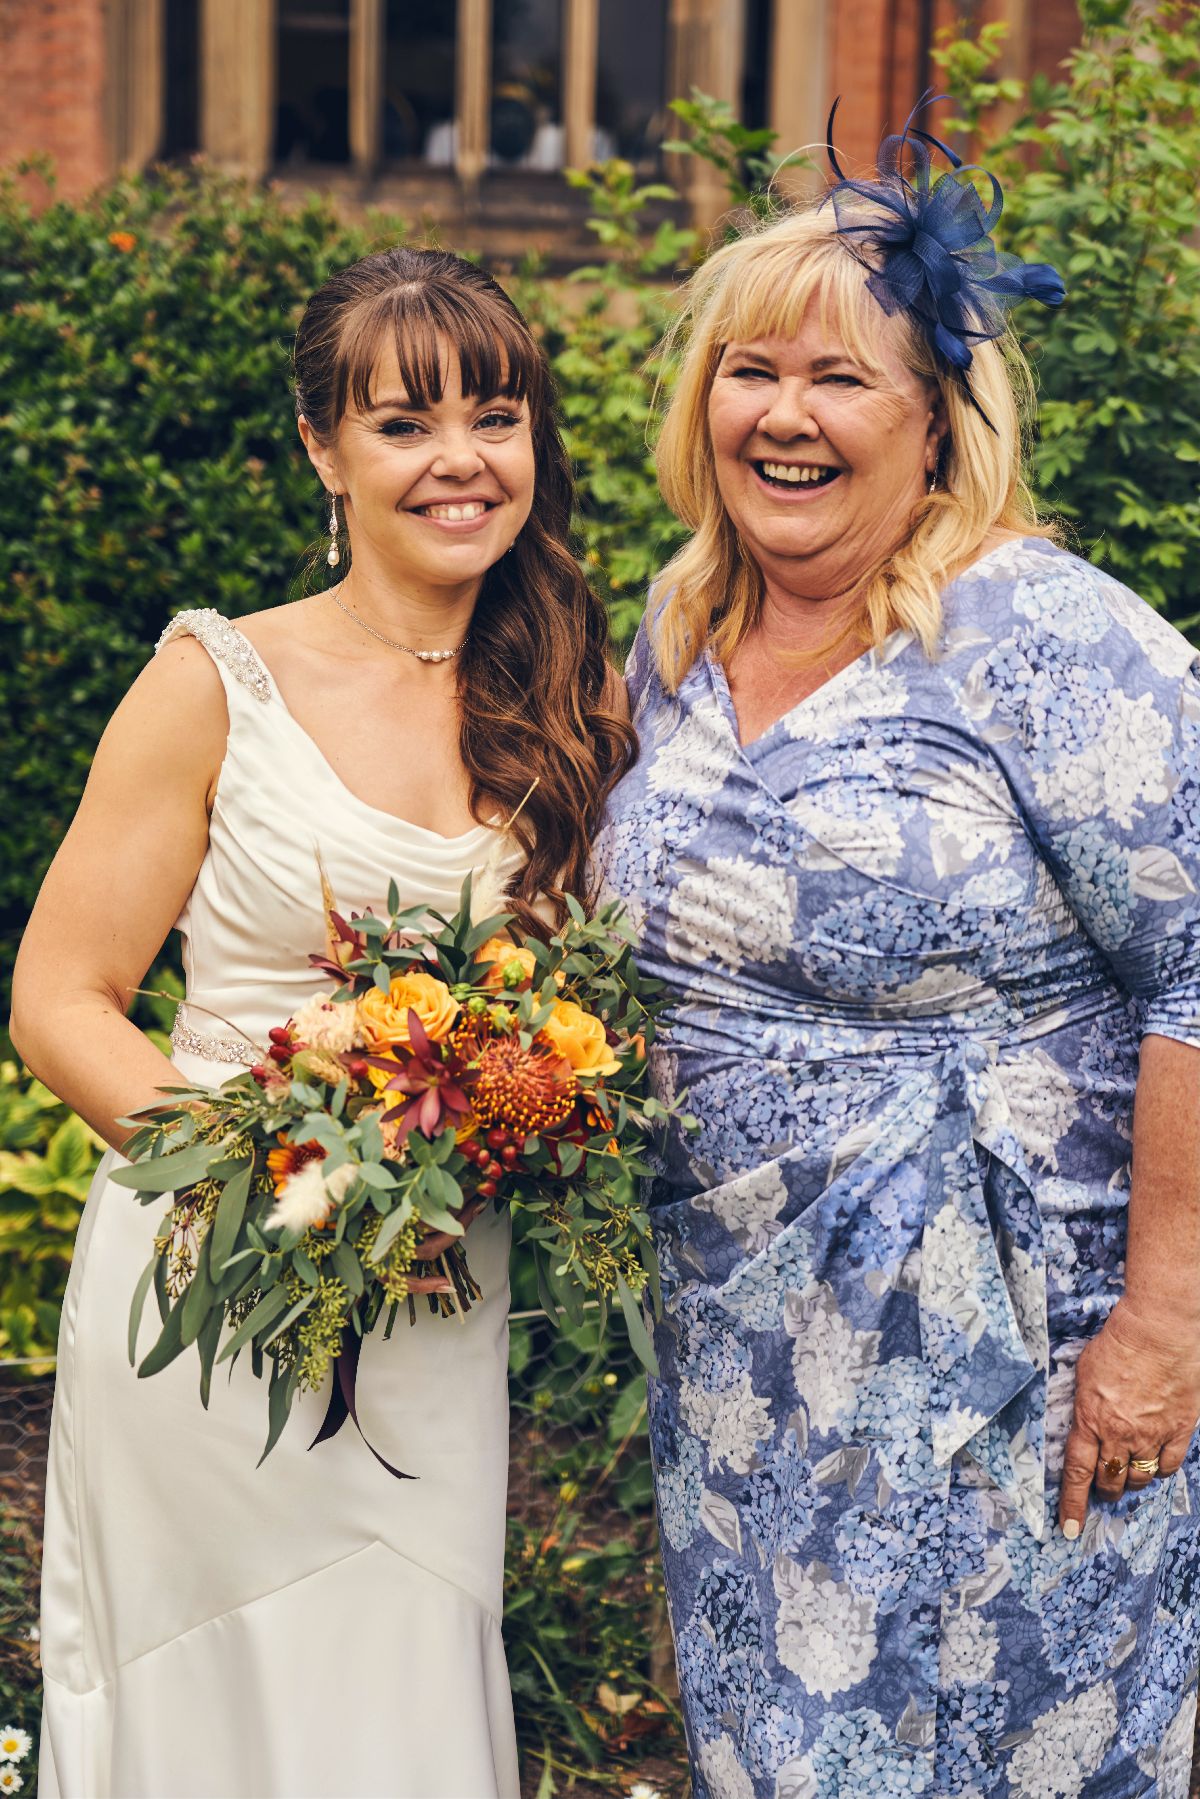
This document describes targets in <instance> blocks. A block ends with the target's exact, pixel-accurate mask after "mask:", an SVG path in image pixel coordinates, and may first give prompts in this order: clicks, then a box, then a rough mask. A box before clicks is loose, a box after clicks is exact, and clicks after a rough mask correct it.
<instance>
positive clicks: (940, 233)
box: [826, 95, 1067, 430]
mask: <svg viewBox="0 0 1200 1799" xmlns="http://www.w3.org/2000/svg"><path fill="white" fill-rule="evenodd" d="M942 97H943V96H940V95H939V96H937V98H942ZM925 104H926V101H924V100H923V101H922V102H921V105H925ZM837 109H838V101H836V100H835V101H834V103H833V108H832V110H831V112H830V114H829V125H828V127H827V130H826V148H827V151H828V154H829V161H830V165H831V167H832V169H833V172H834V174H835V175H836V176H837V181H836V182H835V184H834V185H833V187H832V188H831V189H830V191H829V193H828V195H827V196H826V198H827V199H829V200H832V202H833V208H834V212H835V214H836V216H837V229H838V234H839V236H840V237H842V238H843V239H844V240H845V242H846V244H847V246H848V247H849V248H850V249H851V250H853V252H854V254H855V255H857V256H858V258H859V260H860V262H862V264H863V266H864V268H866V269H867V271H868V273H867V287H868V288H869V289H870V292H871V293H872V294H873V295H874V297H875V299H876V300H878V302H879V304H880V305H881V306H882V307H883V309H884V311H885V312H886V313H888V314H889V315H893V314H895V313H898V312H907V313H908V314H909V316H910V317H911V318H913V319H915V320H916V321H917V323H918V324H919V326H920V327H921V329H922V330H923V331H924V333H925V335H926V336H927V337H928V339H929V341H930V343H931V344H932V346H933V348H934V350H935V352H936V353H937V355H938V357H939V358H940V359H941V360H942V362H943V363H944V364H945V365H946V367H947V372H948V373H949V374H951V375H952V376H953V377H954V378H955V379H956V380H957V381H958V383H959V385H960V387H961V388H962V389H963V391H964V392H965V394H966V397H967V399H968V400H969V401H970V403H971V405H972V406H974V408H975V410H976V412H978V413H979V414H980V416H981V418H983V419H984V421H985V422H986V423H987V424H988V425H989V426H991V428H992V429H993V430H994V429H995V426H994V425H992V421H991V419H989V418H988V416H987V414H986V412H984V410H983V408H982V406H980V404H979V402H978V400H977V399H976V398H975V396H974V394H973V393H972V392H971V382H970V368H971V356H972V351H971V346H972V344H977V343H984V342H988V341H990V340H991V339H993V338H997V337H999V336H1000V335H1001V333H1002V332H1003V330H1004V322H1005V314H1006V312H1007V309H1008V308H1009V307H1010V306H1014V305H1015V304H1016V303H1017V301H1019V300H1040V301H1041V303H1042V305H1043V306H1060V305H1061V304H1062V302H1063V300H1064V298H1065V297H1066V291H1067V290H1066V288H1065V287H1064V286H1063V281H1062V277H1061V276H1060V275H1059V273H1058V271H1057V270H1056V269H1053V268H1051V266H1050V264H1049V263H1048V262H1022V261H1021V259H1020V257H1019V256H1010V255H1007V254H1005V253H1004V252H1003V251H1000V250H997V248H996V246H995V244H993V242H992V237H991V234H992V232H993V231H994V229H995V227H996V224H997V222H998V220H999V218H1000V214H1001V213H1002V211H1003V210H1004V190H1003V188H1002V187H1001V186H1000V183H999V182H998V181H997V179H996V177H995V176H994V175H992V174H989V173H988V171H987V170H986V169H982V168H979V167H978V165H976V164H964V162H963V160H962V158H961V157H960V156H956V155H955V153H954V151H953V150H951V149H950V147H949V146H948V145H947V144H943V143H942V142H941V141H940V139H938V138H936V137H930V135H929V133H928V132H926V131H921V130H919V129H918V128H917V127H916V126H915V125H914V124H913V119H914V118H915V117H916V111H914V112H913V113H911V114H910V115H909V119H908V123H907V124H906V125H905V127H904V130H903V131H902V132H900V133H899V134H898V135H892V136H889V137H885V138H884V140H883V142H882V144H881V145H880V147H879V158H878V179H877V180H875V181H852V180H850V179H849V177H848V176H847V175H846V174H845V173H844V172H843V170H842V167H841V165H840V163H839V162H838V159H837V152H836V150H835V149H834V147H833V121H834V115H835V114H836V112H837ZM919 110H920V108H919V107H918V108H917V111H919ZM931 148H932V149H933V150H940V152H941V153H942V155H943V156H944V157H945V158H946V160H947V161H948V162H949V164H950V167H949V169H948V170H947V171H946V172H945V173H944V174H942V175H940V176H938V178H937V179H936V180H934V179H933V178H932V175H931V169H932V161H933V158H932V156H931V154H930V150H931ZM975 173H978V174H981V175H983V176H984V178H985V180H987V181H988V182H990V183H991V189H992V198H991V204H990V205H988V206H985V205H984V203H983V201H982V200H981V199H980V197H979V194H978V192H977V191H976V188H975V185H974V182H973V181H972V180H971V176H972V174H975ZM861 200H867V201H870V202H871V204H872V207H873V208H874V209H876V210H875V211H874V213H873V216H871V217H870V218H864V216H863V212H862V208H861V206H859V205H857V204H856V202H857V201H861Z"/></svg>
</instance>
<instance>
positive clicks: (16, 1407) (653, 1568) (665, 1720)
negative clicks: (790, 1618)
mask: <svg viewBox="0 0 1200 1799" xmlns="http://www.w3.org/2000/svg"><path fill="white" fill-rule="evenodd" d="M511 1346H512V1352H511V1360H510V1370H511V1378H510V1387H511V1397H512V1412H511V1473H510V1486H509V1524H508V1543H507V1561H506V1572H505V1613H506V1624H505V1637H506V1644H507V1649H508V1657H509V1667H510V1673H511V1676H512V1683H513V1695H514V1706H515V1710H516V1715H517V1727H518V1735H519V1738H520V1741H521V1747H522V1767H523V1773H524V1790H525V1791H526V1792H527V1793H528V1794H529V1795H530V1796H532V1795H535V1794H538V1793H542V1794H545V1793H547V1792H549V1791H551V1790H554V1791H557V1792H559V1793H564V1792H567V1791H571V1792H572V1793H573V1795H574V1796H575V1799H588V1796H589V1795H599V1794H601V1793H604V1794H611V1793H613V1792H618V1793H619V1792H622V1791H624V1792H628V1791H629V1790H630V1788H631V1787H632V1786H633V1785H634V1784H635V1783H636V1782H638V1781H641V1782H643V1783H644V1784H645V1785H646V1786H647V1787H648V1788H649V1789H650V1790H651V1791H653V1792H657V1793H658V1794H660V1795H661V1799H682V1795H683V1794H685V1793H686V1792H687V1790H688V1789H687V1781H686V1778H685V1773H684V1768H683V1764H682V1756H681V1735H680V1730H679V1724H678V1713H677V1709H676V1705H675V1688H674V1676H673V1663H672V1658H671V1651H670V1639H669V1633H668V1630H667V1625H666V1610H665V1601H664V1597H663V1592H662V1585H661V1578H660V1576H659V1573H658V1563H657V1557H656V1554H655V1524H654V1514H653V1503H652V1495H651V1488H650V1472H649V1461H648V1447H647V1444H646V1438H645V1386H644V1380H643V1379H642V1378H641V1376H640V1374H639V1372H638V1370H637V1366H636V1364H635V1363H634V1361H633V1358H632V1356H631V1355H630V1354H629V1353H628V1351H625V1350H624V1349H623V1348H622V1349H616V1348H614V1346H613V1345H612V1344H611V1343H609V1344H602V1343H601V1341H600V1334H599V1330H598V1326H597V1324H596V1322H595V1321H594V1319H592V1320H588V1321H587V1322H586V1323H585V1324H584V1325H583V1327H581V1329H579V1330H576V1331H569V1332H566V1333H562V1332H560V1331H559V1330H557V1329H556V1328H555V1327H554V1326H553V1325H551V1324H550V1322H549V1321H548V1320H547V1319H546V1318H545V1317H544V1316H543V1315H542V1314H541V1313H540V1312H535V1311H532V1310H517V1311H514V1312H513V1314H512V1315H511ZM53 1398H54V1366H53V1362H51V1361H48V1360H46V1359H40V1360H34V1359H13V1360H10V1361H3V1360H0V1712H3V1714H4V1716H3V1719H2V1720H0V1721H2V1722H4V1723H12V1724H14V1725H15V1726H16V1727H17V1728H20V1729H24V1730H27V1731H29V1732H31V1734H32V1735H33V1736H34V1738H35V1744H36V1737H37V1729H38V1719H39V1714H40V1666H39V1659H38V1636H37V1612H38V1586H39V1573H40V1554H41V1539H42V1525H43V1505H44V1495H45V1483H46V1453H47V1441H48V1434H49V1426H50V1412H51V1406H52V1403H53ZM547 1770H549V1771H548V1772H547ZM22 1773H23V1774H24V1777H25V1785H26V1791H29V1790H31V1788H33V1786H34V1784H35V1780H36V1749H35V1752H34V1755H33V1756H32V1757H31V1758H30V1761H29V1763H28V1764H27V1765H26V1766H23V1768H22ZM550 1782H553V1787H551V1785H550Z"/></svg>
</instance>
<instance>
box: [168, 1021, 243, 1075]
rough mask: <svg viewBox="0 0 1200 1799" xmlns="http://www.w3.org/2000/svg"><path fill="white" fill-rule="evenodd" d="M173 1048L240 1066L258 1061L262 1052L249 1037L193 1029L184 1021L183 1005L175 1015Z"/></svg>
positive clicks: (214, 1060)
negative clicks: (219, 1035)
mask: <svg viewBox="0 0 1200 1799" xmlns="http://www.w3.org/2000/svg"><path fill="white" fill-rule="evenodd" d="M171 1048H172V1049H173V1050H175V1051H177V1052H178V1054H180V1055H184V1056H202V1057H203V1058H204V1060H205V1061H206V1062H229V1063H236V1064H237V1065H238V1067H240V1068H248V1067H249V1066H250V1064H251V1063H252V1062H257V1061H258V1059H259V1056H260V1054H261V1053H262V1052H261V1051H260V1050H258V1049H256V1048H255V1046H254V1044H253V1043H251V1042H250V1040H249V1038H248V1037H242V1038H236V1039H235V1038H232V1037H217V1036H214V1035H213V1033H212V1032H211V1031H195V1030H193V1029H192V1027H191V1025H190V1024H186V1023H185V1022H184V1019H183V1007H182V1006H180V1008H179V1011H178V1012H177V1013H176V1016H175V1028H174V1029H173V1030H172V1032H171Z"/></svg>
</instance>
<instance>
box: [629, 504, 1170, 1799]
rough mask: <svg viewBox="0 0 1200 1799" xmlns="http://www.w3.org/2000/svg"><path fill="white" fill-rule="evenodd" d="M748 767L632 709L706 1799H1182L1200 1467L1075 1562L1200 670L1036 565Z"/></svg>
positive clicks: (695, 1706) (871, 664) (671, 1508)
mask: <svg viewBox="0 0 1200 1799" xmlns="http://www.w3.org/2000/svg"><path fill="white" fill-rule="evenodd" d="M944 610H945V617H944V626H943V632H942V641H941V645H940V648H939V652H938V654H937V655H936V656H935V657H933V658H929V657H927V656H926V655H925V654H924V652H923V651H922V649H921V647H920V645H919V644H918V643H917V642H916V641H915V640H913V639H912V638H910V637H909V636H908V635H907V634H905V633H897V634H895V635H894V636H893V637H891V638H889V639H888V640H887V642H886V643H884V644H883V645H882V646H880V648H879V649H878V650H876V651H872V652H870V653H869V654H868V655H866V656H864V657H862V658H860V660H859V661H858V662H856V663H854V664H853V665H852V666H851V667H850V668H848V669H846V670H844V671H843V672H842V673H841V674H839V675H837V676H835V677H834V678H833V679H832V680H831V681H829V682H828V683H827V684H826V685H825V686H824V687H822V688H821V689H820V690H819V691H818V692H817V693H816V694H814V695H813V696H812V697H811V698H809V699H808V700H806V701H804V702H802V703H801V704H800V705H799V706H797V707H796V708H795V709H794V710H793V711H792V712H790V713H789V714H788V715H787V716H786V717H784V718H783V719H781V720H779V721H778V722H777V723H776V724H775V725H774V726H773V727H772V728H771V729H770V730H768V731H767V732H766V733H765V735H764V736H762V737H761V738H759V739H757V740H756V741H755V742H753V743H751V744H749V745H748V746H745V747H742V746H740V745H739V742H738V735H737V725H736V719H735V716H734V712H733V707H732V703H731V700H730V696H729V690H728V687H727V685H726V682H725V678H724V674H723V671H722V670H721V669H720V667H719V666H717V665H716V664H714V663H713V662H712V661H711V659H707V658H702V659H701V660H700V661H698V662H697V664H696V665H695V666H694V667H693V669H692V670H691V672H690V673H689V675H688V676H687V678H686V679H685V681H684V682H683V684H682V686H681V687H680V690H679V692H678V694H677V695H675V696H671V695H669V694H668V693H666V691H665V690H664V689H663V687H662V686H661V684H660V683H659V681H658V678H657V676H656V674H655V672H654V668H653V661H652V658H651V655H650V653H649V645H648V642H647V638H646V635H645V627H643V633H642V635H641V636H640V637H639V640H638V642H637V644H636V645H635V648H634V651H633V654H632V657H631V660H630V666H629V670H628V673H629V680H630V688H631V694H632V698H633V701H634V707H635V718H636V722H637V725H638V729H639V733H640V737H641V743H642V757H641V760H640V762H639V764H638V765H637V767H636V768H635V769H634V770H632V771H631V773H630V774H629V775H628V776H626V778H625V779H624V781H623V782H622V783H621V785H620V787H619V788H618V790H617V792H616V794H615V795H614V798H613V802H612V805H611V808H610V815H609V819H608V822H607V824H606V827H605V830H604V832H603V834H602V837H601V841H600V845H599V858H600V864H601V867H602V869H603V871H604V874H605V878H606V881H607V884H608V886H609V888H610V889H611V891H612V893H613V894H614V895H616V896H619V897H620V898H621V899H623V900H624V901H625V903H626V904H627V906H628V907H629V909H630V911H631V913H632V914H633V916H634V918H635V920H636V921H637V923H638V928H639V930H640V932H641V935H642V950H641V961H642V965H643V967H644V968H645V969H646V971H647V972H648V973H650V974H652V975H654V976H657V977H659V978H661V979H663V980H665V981H666V982H667V983H668V985H669V987H670V989H671V993H672V1005H671V1009H670V1012H669V1014H668V1024H669V1033H668V1035H667V1036H666V1038H665V1039H664V1040H663V1042H662V1044H661V1045H660V1046H659V1047H658V1048H657V1049H656V1051H655V1052H654V1053H655V1070H656V1077H657V1081H658V1085H659V1089H660V1091H661V1092H662V1093H663V1095H664V1096H668V1095H674V1094H677V1093H679V1092H682V1091H683V1090H685V1089H686V1091H687V1094H688V1106H689V1109H690V1110H691V1111H692V1112H693V1113H694V1114H695V1115H696V1117H697V1118H698V1119H699V1121H700V1128H699V1130H698V1131H697V1132H695V1133H693V1134H687V1133H684V1132H683V1131H682V1130H672V1133H671V1134H670V1135H669V1136H668V1137H667V1139H666V1140H665V1142H664V1144H663V1147H662V1151H661V1156H660V1163H659V1171H658V1175H657V1178H656V1181H655V1184H654V1191H653V1194H652V1199H653V1203H654V1206H655V1217H656V1224H657V1236H658V1243H659V1249H660V1256H661V1261H662V1267H663V1275H664V1296H665V1316H664V1319H663V1322H662V1324H661V1326H660V1327H659V1330H658V1333H657V1348H658V1354H659V1358H660V1363H661V1367H662V1378H661V1380H659V1381H656V1382H652V1383H651V1439H652V1449H653V1454H654V1462H655V1469H656V1479H657V1487H658V1500H659V1510H660V1517H661V1527H662V1538H663V1553H664V1558H665V1564H666V1571H667V1584H668V1592H669V1596H670V1604H671V1615H672V1624H673V1628H674V1632H675V1641H676V1648H677V1653H678V1660H679V1668H680V1675H681V1683H682V1687H683V1692H684V1702H685V1710H686V1719H687V1726H688V1734H689V1742H690V1748H691V1754H692V1763H693V1774H694V1780H695V1785H696V1792H697V1795H698V1799H850V1796H854V1799H866V1796H869V1795H880V1796H881V1799H884V1796H886V1799H892V1796H893V1795H899V1794H913V1795H917V1794H956V1795H960V1796H962V1799H979V1796H981V1795H989V1796H993V1795H994V1796H996V1799H1001V1796H1003V1799H1125V1796H1126V1795H1130V1796H1132V1795H1134V1794H1151V1793H1153V1794H1154V1795H1156V1796H1157V1799H1183V1796H1184V1795H1185V1794H1186V1791H1187V1778H1188V1764H1189V1757H1190V1744H1191V1733H1192V1726H1193V1720H1194V1715H1195V1704H1196V1665H1197V1659H1198V1653H1200V1514H1198V1512H1197V1507H1198V1506H1200V1463H1198V1462H1197V1459H1196V1456H1195V1454H1194V1453H1193V1454H1192V1455H1191V1456H1190V1457H1189V1461H1188V1464H1187V1465H1186V1467H1185V1468H1184V1470H1183V1471H1181V1473H1180V1474H1179V1475H1178V1476H1176V1477H1175V1478H1174V1479H1172V1480H1167V1481H1160V1482H1155V1483H1154V1484H1153V1485H1151V1486H1150V1487H1148V1488H1147V1489H1145V1490H1144V1491H1143V1492H1142V1493H1140V1494H1131V1495H1130V1496H1128V1497H1127V1498H1126V1499H1124V1500H1122V1501H1120V1502H1118V1503H1117V1504H1115V1505H1109V1506H1098V1507H1094V1508H1093V1510H1092V1511H1091V1513H1090V1515H1089V1520H1088V1523H1087V1526H1086V1528H1085V1531H1084V1534H1083V1536H1082V1538H1081V1539H1080V1540H1079V1542H1078V1543H1076V1544H1069V1543H1067V1542H1066V1541H1065V1540H1064V1539H1063V1537H1062V1535H1061V1533H1060V1532H1059V1531H1058V1529H1057V1528H1056V1526H1055V1524H1054V1507H1055V1500H1056V1493H1057V1486H1058V1479H1059V1475H1060V1471H1061V1463H1062V1452H1063V1445H1064V1441H1065V1437H1066V1433H1067V1430H1068V1428H1069V1424H1070V1417H1071V1404H1072V1392H1073V1378H1074V1364H1075V1361H1076V1359H1077V1357H1078V1355H1079V1352H1080V1349H1081V1348H1082V1346H1083V1344H1084V1342H1086V1340H1087V1338H1088V1337H1089V1336H1090V1335H1091V1334H1092V1333H1093V1332H1094V1331H1095V1330H1096V1329H1097V1328H1098V1326H1099V1325H1100V1324H1101V1323H1102V1322H1103V1320H1104V1318H1105V1316H1106V1315H1107V1312H1108V1310H1109V1309H1110V1307H1111V1306H1112V1304H1113V1302H1114V1300H1115V1299H1116V1298H1117V1296H1118V1295H1119V1293H1120V1291H1121V1286H1122V1256H1123V1250H1124V1235H1125V1207H1126V1205H1127V1201H1128V1195H1129V1185H1130V1155H1131V1147H1132V1129H1131V1119H1132V1103H1133V1087H1134V1081H1135V1079H1136V1075H1137V1067H1138V1045H1139V1042H1140V1039H1141V1036H1142V1035H1143V1034H1144V1033H1146V1032H1150V1031H1153V1032H1157V1033H1159V1034H1162V1035H1165V1036H1168V1037H1172V1038H1175V1039H1177V1040H1179V1041H1182V1042H1185V1043H1189V1044H1191V1045H1193V1046H1194V1047H1196V1048H1198V1049H1200V893H1198V889H1200V673H1198V668H1200V663H1198V659H1197V656H1196V653H1195V652H1194V651H1193V650H1192V649H1191V648H1190V646H1189V645H1188V644H1187V643H1186V642H1185V640H1184V639H1183V638H1182V637H1181V636H1180V635H1179V634H1178V633H1177V632H1175V631H1174V630H1172V629H1171V628H1170V627H1169V626H1168V625H1167V624H1166V623H1164V622H1163V621H1162V620H1161V619H1159V618H1158V617H1157V616H1156V615H1155V614H1154V613H1153V611H1152V610H1151V609H1150V608H1149V607H1148V606H1146V605H1145V604H1144V603H1143V602H1142V601H1141V600H1139V599H1138V598H1137V597H1136V596H1135V595H1134V594H1131V593H1129V592H1128V591H1127V590H1126V589H1124V588H1122V587H1120V586H1118V585H1117V584H1115V583H1114V582H1113V581H1111V580H1109V579H1108V578H1107V577H1105V576H1103V575H1101V574H1100V573H1098V572H1097V571H1096V570H1095V569H1093V568H1091V567H1090V566H1089V565H1087V564H1086V563H1083V562H1081V561H1079V560H1078V559H1077V558H1075V557H1073V556H1071V555H1069V554H1067V553H1066V552H1064V551H1061V550H1058V549H1056V548H1054V547H1053V546H1051V545H1048V544H1046V543H1044V542H1042V541H1040V540H1037V539H1026V540H1023V541H1014V542H1011V543H1008V544H1006V545H1003V546H1001V547H1000V548H998V549H995V550H993V551H991V552H990V553H989V554H987V555H986V556H984V557H983V558H982V559H981V560H980V561H978V562H977V563H976V564H974V566H973V567H972V568H970V569H969V570H967V572H966V573H965V574H963V575H962V576H960V577H959V579H958V580H956V581H955V582H953V583H952V584H951V585H950V586H949V588H948V589H947V590H946V593H945V595H944Z"/></svg>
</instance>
